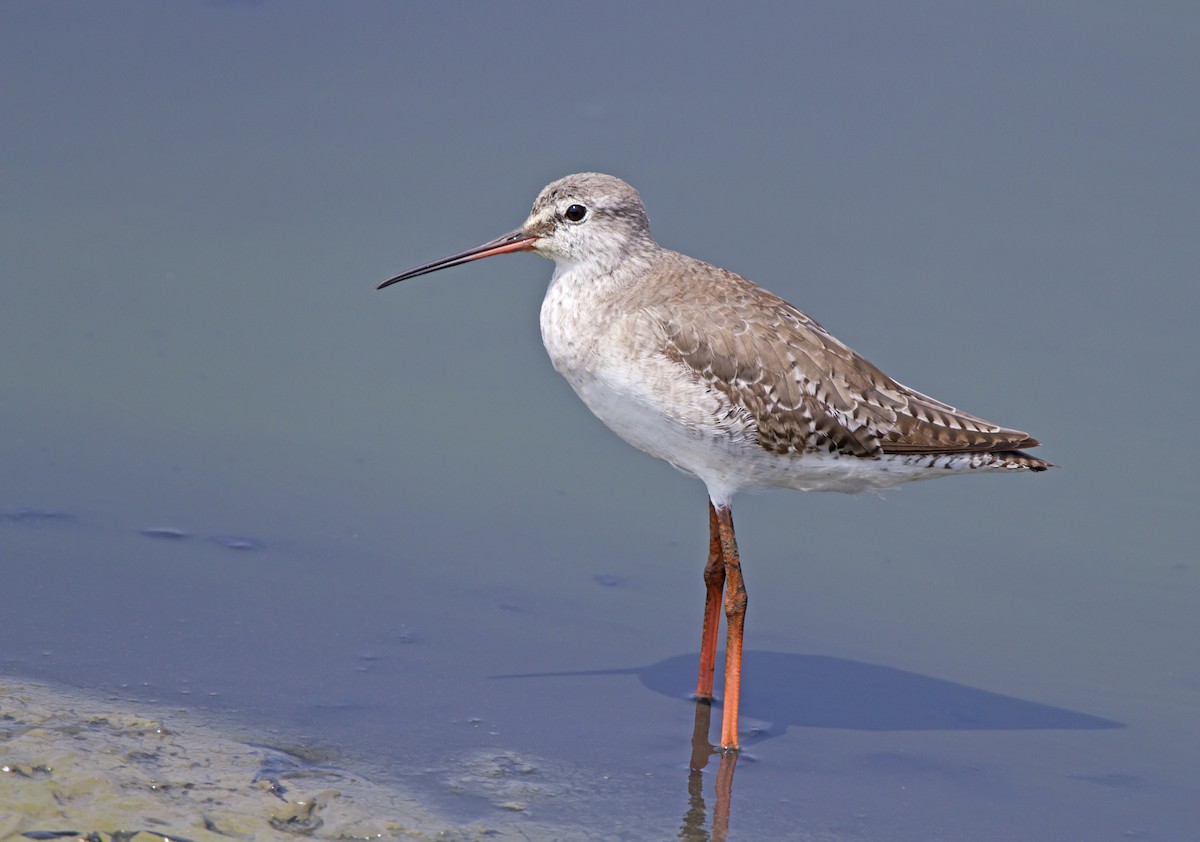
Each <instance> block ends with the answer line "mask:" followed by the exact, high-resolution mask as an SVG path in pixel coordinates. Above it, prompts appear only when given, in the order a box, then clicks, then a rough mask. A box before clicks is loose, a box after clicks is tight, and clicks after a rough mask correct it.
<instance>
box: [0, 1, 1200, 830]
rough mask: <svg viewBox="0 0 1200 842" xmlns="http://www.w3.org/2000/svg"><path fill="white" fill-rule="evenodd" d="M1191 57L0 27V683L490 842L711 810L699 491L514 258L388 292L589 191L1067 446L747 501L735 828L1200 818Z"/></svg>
mask: <svg viewBox="0 0 1200 842" xmlns="http://www.w3.org/2000/svg"><path fill="white" fill-rule="evenodd" d="M1198 29H1200V15H1198V14H1197V13H1196V12H1195V11H1194V10H1191V9H1189V8H1184V7H1171V6H1169V5H1156V6H1136V7H1135V6H1123V5H1115V4H1114V5H1108V4H1093V3H1086V4H1072V3H1063V4H1050V5H1044V4H1039V5H1036V6H1035V5H1020V4H1017V5H1004V6H970V7H967V6H960V5H958V4H936V3H932V4H919V5H916V6H906V7H890V6H888V7H883V6H863V7H840V6H828V7H827V6H817V5H779V6H772V5H767V4H763V5H761V6H753V7H750V8H748V9H746V10H744V11H742V12H739V14H738V15H737V17H736V18H735V19H731V18H730V17H729V16H728V15H727V13H726V12H725V11H724V7H722V6H717V5H711V6H696V5H695V4H688V5H686V6H685V5H683V4H656V5H654V6H651V7H642V6H637V7H635V6H620V5H618V6H613V7H609V8H604V9H593V8H591V7H582V6H570V5H568V6H561V5H550V4H524V5H515V6H510V5H497V6H494V7H493V6H483V5H480V6H437V5H430V6H427V7H419V6H416V5H412V6H408V5H404V6H401V5H389V4H358V5H356V6H355V7H354V8H353V10H352V11H346V10H344V9H343V8H341V7H338V8H334V7H332V6H328V5H322V4H307V3H302V4H301V3H296V4H275V3H238V2H223V3H221V2H212V3H193V4H141V3H117V4H106V5H105V6H103V7H99V6H97V7H93V6H77V5H71V4H57V3H28V2H17V3H9V4H5V6H4V8H3V9H0V78H2V79H3V80H4V81H3V84H2V85H0V110H2V113H3V114H4V121H3V122H4V130H3V133H2V136H0V148H2V149H3V160H4V166H3V172H2V173H0V179H2V183H0V193H2V195H3V202H2V210H0V240H2V242H3V254H2V256H0V477H2V481H0V617H2V618H3V625H2V630H0V675H13V676H28V677H33V678H38V679H44V680H51V681H55V682H59V683H62V684H66V685H69V686H72V687H76V688H81V689H86V690H92V691H95V692H97V693H102V694H107V695H109V696H116V697H119V698H122V699H125V700H127V701H128V703H129V704H130V705H131V706H133V705H137V704H138V703H139V702H145V703H147V704H149V703H166V704H169V705H175V706H179V707H187V708H188V709H189V710H198V711H204V710H209V711H213V712H214V713H220V714H221V715H222V716H225V715H232V716H236V717H239V718H240V719H241V720H242V721H244V722H245V723H246V724H247V726H248V727H253V728H258V729H261V731H262V733H264V734H265V735H268V737H269V738H270V739H274V740H277V741H280V742H287V743H288V744H291V745H305V746H309V747H313V748H314V749H319V751H320V752H322V753H323V755H324V756H326V757H330V758H334V760H335V762H337V763H341V764H344V765H346V766H348V767H355V768H359V769H364V770H368V771H369V773H370V774H371V775H372V776H373V777H374V778H376V779H379V780H385V781H391V782H394V783H395V784H396V785H397V786H404V787H407V788H411V789H412V790H414V791H416V792H418V793H420V794H421V796H422V797H423V798H424V799H426V800H427V801H428V803H430V804H431V805H434V806H436V807H437V808H438V809H439V810H442V811H443V812H444V813H445V814H446V815H447V816H450V817H452V818H453V819H454V820H455V821H479V822H481V823H483V824H485V825H486V824H489V823H491V822H493V821H498V819H497V818H496V817H498V816H501V815H503V816H506V817H511V816H512V815H514V814H515V815H517V816H519V823H518V824H516V825H511V824H506V825H505V827H506V828H508V829H507V830H506V831H505V833H506V834H509V835H515V834H518V833H520V834H523V835H524V836H525V837H528V838H548V837H549V836H551V835H553V833H554V832H555V831H554V830H553V829H554V828H562V827H564V826H575V827H579V828H584V829H586V830H587V832H589V833H591V834H593V835H594V836H595V837H597V838H627V839H642V838H672V837H677V836H678V837H681V838H698V837H696V834H699V836H700V837H703V836H704V835H708V834H712V833H713V828H712V826H711V825H712V818H713V816H712V812H713V806H714V804H715V802H716V794H715V791H714V786H715V782H714V776H715V772H714V769H713V768H712V767H708V768H706V769H705V770H704V772H703V775H702V800H701V802H700V810H699V812H698V814H697V811H696V809H695V808H696V806H697V802H696V800H695V798H694V795H695V794H694V792H693V791H691V790H689V784H690V783H692V782H694V780H695V779H694V778H692V777H690V776H689V768H688V767H689V759H690V758H691V755H692V745H691V737H692V730H693V722H694V716H695V713H696V710H695V706H694V704H693V703H692V702H691V701H690V700H689V699H688V693H689V692H691V691H692V690H693V689H694V681H695V676H694V670H695V664H696V658H697V650H698V646H699V637H700V619H701V608H702V603H703V582H702V579H701V569H702V567H703V563H704V558H705V551H706V547H707V532H706V529H707V515H706V510H705V500H704V492H703V488H702V486H700V485H699V483H697V482H695V481H694V480H690V479H688V478H686V477H684V476H682V475H679V474H678V473H676V472H675V471H673V470H672V469H671V468H670V467H669V466H667V465H664V464H660V463H657V462H655V461H654V460H652V459H650V458H648V457H646V456H644V455H642V454H640V453H637V452H635V451H633V450H631V449H630V448H628V447H627V446H626V445H625V444H623V443H622V442H620V441H619V440H617V439H616V438H615V437H614V436H613V435H612V434H611V433H609V432H608V431H607V430H605V429H604V428H603V426H602V425H600V424H599V422H597V421H595V419H593V418H592V417H591V416H590V415H589V414H588V413H587V411H586V409H585V408H584V407H583V406H582V405H581V404H579V403H578V401H577V400H576V398H575V396H574V395H573V394H572V393H571V391H570V389H569V387H568V386H567V385H566V384H565V383H564V382H562V381H561V380H560V379H559V378H558V377H557V375H556V374H554V372H553V371H552V370H551V368H550V365H549V363H548V361H547V360H546V358H545V355H544V352H543V351H542V349H541V347H540V340H539V337H538V332H537V308H538V305H539V302H540V299H541V296H542V294H543V292H544V289H545V284H546V282H547V281H548V279H549V275H550V264H549V263H546V262H545V261H541V260H539V259H538V258H536V257H533V256H527V255H520V256H514V257H506V258H497V259H494V260H490V261H487V262H485V263H481V264H474V265H472V266H468V267H464V268H460V269H455V270H449V271H446V272H442V273H439V274H438V275H435V276H431V277H428V278H421V279H416V280H414V281H410V282H406V283H405V284H402V285H400V286H398V287H395V288H391V289H389V290H387V291H386V292H381V293H376V292H375V291H374V285H375V284H376V283H378V282H379V281H381V280H383V279H385V278H387V277H390V276H391V275H393V274H395V273H396V272H399V271H401V270H403V269H405V268H408V267H409V266H412V265H415V264H418V263H423V262H426V261H427V260H431V259H433V258H436V257H439V256H441V255H443V254H448V253H450V252H452V251H456V250H459V249H462V248H466V247H468V246H471V245H474V244H476V243H478V242H482V241H484V240H486V239H488V238H491V237H494V236H496V235H498V234H501V233H503V232H504V231H507V230H510V229H511V228H513V227H515V226H516V225H518V224H519V223H520V222H521V220H522V219H524V216H525V214H526V213H527V211H528V208H529V205H530V203H531V202H532V200H533V197H534V196H535V195H536V194H537V192H538V190H539V189H540V188H541V187H542V185H543V184H545V183H546V182H548V181H550V180H551V179H553V178H556V177H558V176H561V175H564V174H566V173H568V172H573V171H579V170H585V169H589V170H599V171H606V172H612V173H613V174H615V175H618V176H621V177H623V178H625V179H626V180H628V181H630V182H631V183H633V184H634V185H635V186H637V187H638V188H639V189H640V190H641V192H642V196H643V199H644V200H645V202H646V204H647V207H648V210H649V213H650V220H651V224H652V226H653V229H654V231H655V234H656V237H657V238H658V240H659V241H660V242H661V243H663V244H664V245H666V246H669V247H672V248H676V249H678V250H680V251H684V252H686V253H689V254H692V255H694V256H697V257H700V258H702V259H706V260H709V261H711V262H714V263H717V264H719V265H722V266H724V267H726V268H729V269H732V270H734V271H738V272H740V273H741V274H744V275H746V276H748V277H750V278H752V279H753V280H755V281H757V282H758V283H760V284H762V285H764V286H766V287H767V288H769V289H771V290H772V291H774V292H776V293H778V294H780V295H781V296H783V297H784V298H786V299H788V300H789V301H792V302H793V303H795V304H796V305H797V306H799V307H801V308H802V309H804V310H805V311H806V312H808V313H810V314H811V315H812V316H813V317H814V318H816V319H818V320H819V321H820V322H821V323H822V324H824V325H825V326H826V327H827V328H828V329H830V330H831V331H832V332H833V333H834V334H835V335H837V336H839V337H840V338H841V339H843V340H845V341H846V342H848V343H849V344H850V345H852V346H853V347H855V348H856V349H857V350H859V351H860V352H862V353H863V354H864V355H866V356H867V357H868V358H870V359H871V360H872V361H874V362H875V363H877V364H878V365H880V366H881V367H882V368H883V369H884V370H885V371H887V372H888V373H890V374H892V375H893V376H895V377H896V378H898V379H899V380H901V381H902V382H905V383H906V384H908V385H910V386H913V387H914V388H917V389H920V390H921V391H924V392H927V393H929V394H932V395H934V396H936V397H938V398H939V399H943V400H946V401H948V402H950V403H952V404H955V405H957V406H960V407H962V408H964V409H966V410H968V411H970V412H973V413H976V414H979V415H982V416H983V417H985V418H989V419H991V420H994V421H996V422H999V423H1003V424H1006V425H1010V426H1015V427H1018V428H1020V429H1024V430H1027V431H1028V432H1030V433H1031V434H1032V435H1034V436H1036V437H1037V438H1039V439H1040V440H1041V441H1042V442H1043V446H1042V448H1040V449H1039V451H1038V453H1039V455H1044V456H1045V457H1046V458H1048V459H1050V460H1051V461H1053V462H1055V463H1057V464H1058V465H1060V467H1059V468H1058V469H1057V470H1055V471H1052V472H1049V473H1047V474H1042V475H1036V476H1017V477H992V478H979V479H976V478H963V479H954V480H949V481H946V482H938V483H928V484H921V485H917V486H914V487H910V488H906V489H901V490H898V491H896V492H893V493H889V494H888V495H887V496H886V497H883V498H876V497H858V498H855V497H843V496H840V495H800V494H796V493H788V492H779V493H769V494H764V495H761V496H745V497H741V498H739V499H738V500H736V501H735V514H736V523H737V527H738V536H739V543H740V546H741V550H742V554H743V562H744V571H745V575H746V581H747V588H748V590H749V598H750V604H749V610H748V617H747V637H746V646H747V653H746V659H745V673H744V678H743V687H744V698H743V707H742V715H743V727H744V728H745V729H746V730H747V736H746V740H745V750H744V752H743V754H742V756H741V757H740V758H739V760H738V763H737V767H736V774H735V777H734V780H733V785H732V795H731V800H730V803H729V804H728V805H727V806H728V807H729V836H730V838H734V839H775V838H778V839H805V838H812V839H838V840H906V839H912V840H928V839H965V838H969V839H973V840H1008V839H1031V840H1058V839H1063V840H1067V839H1088V840H1106V839H1114V840H1116V839H1130V838H1135V839H1136V838H1141V839H1168V840H1175V839H1185V838H1191V837H1192V836H1194V834H1195V828H1196V826H1197V823H1198V819H1200V815H1198V814H1197V810H1196V808H1195V804H1196V803H1197V796H1198V795H1200V779H1197V777H1196V774H1195V770H1196V769H1197V768H1200V745H1198V744H1197V741H1196V738H1195V711H1196V710H1197V707H1198V704H1200V657H1198V656H1197V651H1198V650H1197V647H1196V641H1197V633H1198V632H1200V568H1198V564H1197V550H1196V547H1197V537H1198V536H1197V533H1198V529H1197V521H1196V518H1195V515H1194V509H1195V505H1194V501H1195V483H1194V480H1193V474H1194V466H1193V464H1192V459H1191V446H1190V442H1189V436H1190V433H1189V432H1188V430H1189V429H1190V423H1189V419H1191V418H1192V417H1194V416H1195V415H1196V414H1197V412H1198V411H1200V401H1198V399H1197V394H1198V390H1197V385H1198V384H1197V366H1196V359H1197V351H1198V350H1200V349H1198V346H1197V340H1196V338H1195V330H1194V321H1195V320H1194V318H1193V315H1194V314H1195V313H1196V312H1197V309H1198V303H1200V302H1198V301H1197V292H1196V284H1195V279H1196V270H1197V267H1198V266H1200V260H1198V258H1200V238H1197V237H1196V234H1195V232H1196V221H1197V219H1200V213H1198V211H1200V207H1198V202H1197V199H1196V196H1197V195H1198V191H1197V189H1196V188H1197V187H1198V186H1200V185H1198V183H1197V182H1198V176H1200V172H1198V167H1197V163H1196V156H1195V149H1196V148H1197V145H1198V142H1200V112H1198V111H1197V109H1196V108H1195V106H1194V102H1193V99H1194V96H1193V91H1192V88H1194V81H1195V79H1196V78H1197V72H1198V71H1200V59H1198V58H1197V55H1196V52H1195V50H1194V48H1193V45H1194V42H1195V37H1196V35H1197V34H1200V33H1198ZM1189 501H1193V502H1189ZM714 727H715V726H714ZM712 736H713V738H714V739H715V738H716V736H717V735H716V734H715V733H714V734H713V735H712ZM264 739H267V738H266V737H265V738H264ZM714 764H715V761H714ZM697 815H699V818H697ZM689 834H691V836H689Z"/></svg>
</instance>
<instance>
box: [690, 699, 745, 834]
mask: <svg viewBox="0 0 1200 842" xmlns="http://www.w3.org/2000/svg"><path fill="white" fill-rule="evenodd" d="M711 722H712V702H710V701H708V700H707V699H697V700H696V721H695V725H694V726H693V727H692V759H691V761H690V762H689V763H688V781H687V790H688V809H687V812H686V813H684V815H683V826H682V827H680V828H679V838H680V839H683V840H687V842H693V840H694V842H701V841H702V840H712V842H723V840H724V839H725V838H726V837H727V836H728V835H729V804H730V801H731V800H732V798H733V771H734V769H735V768H736V767H737V759H738V753H737V752H736V751H722V750H721V749H720V748H718V747H716V746H714V745H713V744H712V743H710V742H709V741H708V729H709V726H710V724H711ZM714 755H715V756H716V757H718V758H719V762H718V764H717V780H716V802H715V803H714V804H713V814H712V825H711V832H706V831H705V820H706V819H707V818H708V815H707V809H706V807H705V803H704V774H703V773H704V769H705V768H707V766H708V762H709V761H710V760H711V759H712V758H713V756H714Z"/></svg>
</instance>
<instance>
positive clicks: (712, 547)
mask: <svg viewBox="0 0 1200 842" xmlns="http://www.w3.org/2000/svg"><path fill="white" fill-rule="evenodd" d="M704 584H705V585H706V586H707V588H708V592H707V593H706V594H705V597H704V629H703V630H702V631H701V633H700V677H699V678H698V679H697V681H696V698H698V699H704V700H708V701H711V700H712V697H713V670H714V668H715V666H716V663H717V631H718V629H719V628H720V623H721V592H722V591H723V590H724V588H725V556H724V555H723V554H722V552H721V531H720V529H719V528H718V526H717V510H716V509H714V508H713V504H712V501H709V504H708V564H707V565H706V566H705V568H704Z"/></svg>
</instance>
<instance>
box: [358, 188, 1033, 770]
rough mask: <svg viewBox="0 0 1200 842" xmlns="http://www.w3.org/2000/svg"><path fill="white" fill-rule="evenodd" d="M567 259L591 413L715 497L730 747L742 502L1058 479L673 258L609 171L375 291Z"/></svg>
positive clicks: (581, 382)
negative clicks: (463, 272)
mask: <svg viewBox="0 0 1200 842" xmlns="http://www.w3.org/2000/svg"><path fill="white" fill-rule="evenodd" d="M518 251H532V252H535V253H537V254H540V255H541V256H542V257H547V258H549V259H550V260H553V261H554V274H553V275H552V276H551V278H550V287H549V289H548V290H547V292H546V298H545V300H544V301H543V302H542V312H541V327H542V340H543V342H544V343H545V345H546V351H547V352H548V353H549V354H550V359H551V361H552V362H553V363H554V367H555V369H557V370H558V372H559V373H560V374H562V375H563V376H564V377H565V378H566V379H567V381H568V382H569V383H570V384H571V386H572V387H573V388H574V389H575V392H576V393H577V394H578V395H579V397H580V398H582V399H583V402H584V403H585V404H587V406H588V408H589V409H590V410H591V411H592V412H593V413H595V414H596V416H597V417H598V418H599V419H600V420H601V421H603V422H604V423H605V424H606V425H608V427H609V428H611V429H612V430H613V431H614V432H616V433H617V435H619V436H620V437H621V438H623V439H625V441H627V442H629V443H630V444H632V445H633V446H634V447H636V448H638V449H639V450H643V451H645V452H646V453H649V454H650V455H651V456H657V457H658V458H659V459H665V460H666V461H667V462H670V463H671V464H672V465H674V466H675V467H676V468H678V469H679V470H681V471H683V472H685V473H687V474H691V475H693V476H695V477H698V478H699V479H700V480H701V481H702V482H703V483H704V484H705V485H706V486H707V488H708V498H709V506H708V520H709V549H708V563H707V564H706V565H705V568H704V582H705V585H706V595H705V602H704V624H703V631H702V635H701V644H700V671H699V677H698V679H697V685H696V695H697V696H698V697H699V698H701V699H710V700H711V699H712V694H713V672H714V665H715V662H716V648H717V629H718V625H719V623H720V613H721V608H722V597H723V602H724V613H725V617H726V635H725V638H726V641H725V688H724V702H723V713H722V724H721V747H722V748H723V749H725V750H731V751H732V750H736V749H737V748H738V729H737V722H738V696H739V689H740V682H741V661H742V631H743V626H744V622H745V614H746V588H745V586H744V584H743V582H742V571H741V564H740V561H739V557H738V550H737V543H736V541H735V540H734V533H733V517H732V514H731V511H730V502H731V500H732V499H733V495H734V494H735V493H736V492H738V491H742V490H750V489H762V488H780V487H782V488H795V489H798V490H800V491H842V492H850V493H853V492H859V491H877V490H881V489H885V488H888V487H889V486H893V485H898V484H900V483H904V482H912V481H914V480H921V479H932V478H934V477H946V476H952V475H954V474H964V473H976V474H980V473H993V472H997V471H999V472H1013V471H1044V470H1046V469H1047V468H1049V467H1052V466H1051V465H1050V463H1049V462H1045V461H1043V460H1041V459H1038V458H1036V457H1034V456H1030V455H1028V454H1026V453H1023V452H1021V449H1022V448H1029V447H1034V446H1035V445H1037V443H1038V442H1037V441H1035V440H1034V439H1032V438H1030V437H1029V436H1028V435H1026V434H1025V433H1022V432H1019V431H1018V430H1012V429H1008V428H1006V427H999V426H997V425H995V424H992V423H990V422H988V421H984V420H983V419H981V418H977V417H975V416H973V415H968V414H967V413H965V412H960V411H959V410H957V409H955V408H954V407H952V406H949V405H948V404H944V403H942V402H941V401H937V400H934V399H933V398H930V397H927V396H925V395H922V394H921V393H920V392H916V391H914V390H912V389H910V388H908V387H907V386H902V385H901V384H899V383H897V382H896V381H895V380H892V379H891V378H890V377H888V376H887V375H885V374H884V373H883V372H882V371H880V370H879V369H878V368H876V367H875V366H873V365H872V364H871V363H869V362H867V361H866V360H865V359H863V358H862V357H860V356H859V355H858V354H856V353H855V352H854V351H852V350H851V349H850V348H849V347H847V346H846V345H844V344H843V343H841V342H839V341H838V340H837V339H835V338H834V337H833V336H831V335H830V334H829V333H828V332H827V331H826V330H825V329H824V328H823V327H821V326H820V325H819V324H817V323H816V322H815V321H813V320H812V319H811V318H809V317H808V316H807V315H805V314H804V313H802V312H801V311H800V310H798V309H796V308H795V307H793V306H792V305H791V304H788V303H787V302H786V301H784V300H782V299H781V298H778V297H776V296H774V295H772V294H771V293H769V292H767V291H766V290H765V289H762V288H761V287H759V286H756V285H755V284H753V283H751V282H750V281H748V280H746V279H745V278H743V277H741V276H739V275H735V274H734V273H732V272H728V271H726V270H724V269H719V268H717V267H716V266H711V265H709V264H707V263H703V262H701V261H699V260H695V259H693V258H691V257H687V256H686V255H682V254H679V253H678V252H674V251H670V250H668V249H665V248H663V247H662V246H660V245H659V244H658V243H656V242H655V241H654V239H653V238H652V237H651V235H650V224H649V222H648V220H647V218H646V208H645V206H644V205H643V204H642V200H641V197H640V196H639V195H638V192H637V191H636V190H634V189H633V187H631V186H630V185H628V184H626V183H625V182H624V181H622V180H620V179H619V178H614V177H613V176H611V175H601V174H599V173H580V174H577V175H569V176H567V177H566V178H562V179H559V180H558V181H555V182H553V183H552V184H550V185H548V186H547V187H546V188H545V189H543V190H542V192H541V193H540V194H539V195H538V197H537V200H536V201H535V202H534V203H533V210H532V211H531V212H530V214H529V217H528V218H527V219H526V220H525V222H524V224H522V225H521V227H520V228H518V229H516V230H515V231H512V232H510V233H508V234H505V235H504V236H502V237H499V238H498V239H495V240H492V241H491V242H488V243H484V244H483V245H481V246H477V247H475V248H473V249H469V250H467V251H464V252H461V253H459V254H455V255H451V256H450V257H445V258H442V259H441V260H436V261H434V262H433V263H427V264H425V265H424V266H418V267H417V268H415V269H410V270H408V271H407V272H404V273H403V274H400V275H397V276H396V277H394V278H391V279H390V280H387V281H384V282H383V283H382V284H380V285H379V289H383V288H384V287H386V286H389V285H391V284H394V283H398V282H399V281H404V280H407V279H409V278H415V277H416V276H418V275H424V274H426V273H428V272H435V271H437V270H439V269H445V268H447V267H449V266H457V265H459V264H460V263H467V262H468V261H471V260H479V259H480V258H484V257H491V256H493V255H497V254H508V253H510V252H518Z"/></svg>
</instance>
